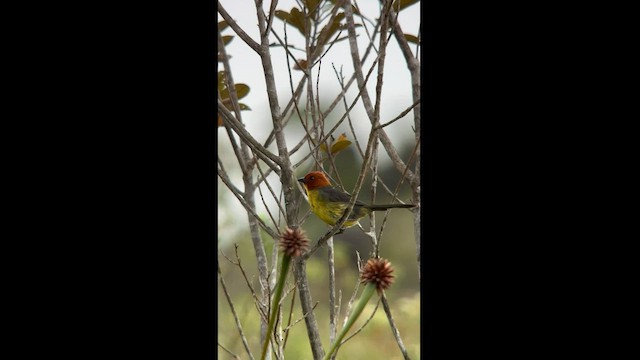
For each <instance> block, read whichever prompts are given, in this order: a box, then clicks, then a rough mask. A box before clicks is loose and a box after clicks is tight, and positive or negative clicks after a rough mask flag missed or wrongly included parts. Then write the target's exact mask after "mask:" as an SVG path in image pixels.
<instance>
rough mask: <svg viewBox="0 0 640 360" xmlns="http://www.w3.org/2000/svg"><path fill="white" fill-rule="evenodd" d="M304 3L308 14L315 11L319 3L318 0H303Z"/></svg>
mask: <svg viewBox="0 0 640 360" xmlns="http://www.w3.org/2000/svg"><path fill="white" fill-rule="evenodd" d="M304 3H305V5H307V10H309V14H313V13H314V12H315V11H317V10H318V4H319V3H320V0H305V1H304Z"/></svg>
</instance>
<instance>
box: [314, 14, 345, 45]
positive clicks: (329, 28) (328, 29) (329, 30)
mask: <svg viewBox="0 0 640 360" xmlns="http://www.w3.org/2000/svg"><path fill="white" fill-rule="evenodd" d="M342 19H344V13H338V14H337V15H336V17H334V18H333V21H332V22H331V24H328V25H326V26H325V27H323V28H322V30H320V35H319V36H318V43H320V44H322V45H324V44H326V43H327V41H329V38H331V37H332V36H333V35H334V34H335V33H336V31H338V29H340V26H341V25H340V21H342Z"/></svg>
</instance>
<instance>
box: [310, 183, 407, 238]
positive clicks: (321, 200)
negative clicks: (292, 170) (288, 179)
mask: <svg viewBox="0 0 640 360" xmlns="http://www.w3.org/2000/svg"><path fill="white" fill-rule="evenodd" d="M298 181H299V182H301V183H302V185H303V186H304V189H305V190H306V192H307V198H308V200H309V205H311V211H313V212H314V213H315V214H316V215H317V216H318V217H319V218H320V219H321V220H322V221H324V222H325V223H327V224H329V225H335V224H336V223H337V222H338V221H339V220H340V218H341V217H342V215H343V214H344V211H345V210H346V209H347V205H349V201H350V200H351V195H349V194H347V193H345V192H343V191H340V190H338V189H335V188H333V187H332V186H331V183H329V180H328V179H327V177H326V176H325V175H324V173H323V172H322V171H312V172H310V173H308V174H307V175H305V177H303V178H301V179H298ZM412 207H415V205H413V204H386V205H367V204H365V203H363V202H360V201H356V203H355V205H354V206H353V210H352V211H351V214H350V215H349V218H348V219H347V221H345V222H344V224H343V225H342V226H343V229H344V228H348V227H352V226H354V225H355V224H357V223H358V220H360V219H361V218H363V217H365V216H366V215H369V214H370V213H371V211H383V210H387V209H393V208H406V209H408V208H412ZM340 232H342V230H341V231H340Z"/></svg>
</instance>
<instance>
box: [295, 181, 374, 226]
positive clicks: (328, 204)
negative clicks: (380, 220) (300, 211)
mask: <svg viewBox="0 0 640 360" xmlns="http://www.w3.org/2000/svg"><path fill="white" fill-rule="evenodd" d="M307 198H308V200H309V205H310V206H311V211H313V213H314V214H316V215H317V216H318V217H319V218H320V219H321V220H322V221H324V222H325V223H327V224H329V225H335V224H336V223H337V222H338V220H340V218H341V217H342V214H344V210H345V209H346V208H347V204H346V203H342V202H335V201H327V199H325V198H324V197H323V195H322V193H321V192H320V191H318V190H312V191H307ZM359 212H361V211H358V209H354V210H353V211H352V212H351V215H350V216H349V220H347V221H346V222H345V223H344V224H343V227H344V228H348V227H351V226H353V225H355V224H356V223H357V222H358V219H359V218H361V217H362V216H364V215H365V214H359Z"/></svg>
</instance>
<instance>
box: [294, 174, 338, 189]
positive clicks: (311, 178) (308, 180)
mask: <svg viewBox="0 0 640 360" xmlns="http://www.w3.org/2000/svg"><path fill="white" fill-rule="evenodd" d="M298 181H300V182H301V183H302V184H303V185H304V187H306V188H307V190H313V189H317V188H321V187H324V186H331V183H330V182H329V179H327V177H326V176H325V175H324V173H323V172H322V171H312V172H310V173H308V174H307V175H305V176H304V177H303V178H302V179H298Z"/></svg>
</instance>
